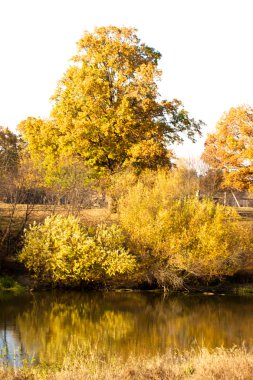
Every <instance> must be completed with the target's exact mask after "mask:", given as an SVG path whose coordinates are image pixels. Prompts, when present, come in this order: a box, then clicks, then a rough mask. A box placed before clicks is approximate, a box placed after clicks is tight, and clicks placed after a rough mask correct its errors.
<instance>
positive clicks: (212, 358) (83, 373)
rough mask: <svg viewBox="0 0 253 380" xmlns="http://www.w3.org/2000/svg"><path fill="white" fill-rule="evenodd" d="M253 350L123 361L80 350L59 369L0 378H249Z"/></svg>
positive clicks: (7, 371)
mask: <svg viewBox="0 0 253 380" xmlns="http://www.w3.org/2000/svg"><path fill="white" fill-rule="evenodd" d="M252 377H253V351H252V350H249V351H246V350H245V349H244V348H237V347H234V348H232V349H223V348H216V349H214V350H212V351H208V350H207V349H205V348H202V349H199V350H191V351H188V352H185V353H179V352H177V351H168V352H167V353H166V354H165V355H162V356H155V357H144V358H135V357H131V358H130V359H129V360H128V361H127V362H126V363H123V362H121V361H119V360H118V358H116V357H115V358H114V359H112V360H110V362H106V361H105V360H104V359H103V358H102V357H101V358H100V357H96V356H94V355H92V354H91V355H88V356H87V355H84V356H82V355H81V354H80V353H78V354H77V355H76V357H75V358H74V359H73V357H66V359H65V361H64V364H63V366H62V367H61V368H60V369H56V368H52V369H50V368H49V369H48V368H43V367H37V368H36V367H35V368H29V367H25V368H23V369H11V368H1V369H0V379H1V380H42V379H43V380H83V379H86V380H91V379H92V380H111V379H114V380H179V379H180V380H186V379H192V380H203V379H205V380H215V379H217V380H218V379H229V380H235V379H240V380H251V379H252Z"/></svg>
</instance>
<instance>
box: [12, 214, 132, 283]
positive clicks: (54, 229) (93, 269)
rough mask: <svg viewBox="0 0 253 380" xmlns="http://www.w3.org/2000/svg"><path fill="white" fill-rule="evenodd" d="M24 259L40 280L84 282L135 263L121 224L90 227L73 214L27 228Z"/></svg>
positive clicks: (111, 274) (109, 275) (128, 268)
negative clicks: (88, 228) (83, 224)
mask: <svg viewBox="0 0 253 380" xmlns="http://www.w3.org/2000/svg"><path fill="white" fill-rule="evenodd" d="M19 259H20V261H22V262H24V264H25V266H26V268H27V269H28V270H30V271H31V272H32V273H33V274H34V278H35V279H36V280H38V281H39V282H40V283H48V284H55V285H61V284H63V285H80V284H81V283H90V282H95V281H97V282H99V281H104V280H106V279H108V278H112V277H115V276H117V275H118V274H122V273H124V274H126V273H129V272H131V271H132V270H133V268H134V267H135V259H134V257H133V256H132V255H131V254H130V253H129V251H128V250H127V249H126V248H125V246H124V237H123V235H122V232H121V230H120V228H119V227H118V226H117V225H115V224H114V225H112V226H106V225H99V226H98V227H97V229H96V230H95V231H93V232H89V231H87V229H86V228H85V227H84V226H82V225H81V224H80V223H79V222H78V220H77V219H76V218H74V217H73V216H68V217H63V216H60V215H58V216H53V217H48V218H46V219H45V221H44V223H43V224H36V223H34V224H33V225H31V226H30V228H29V229H28V230H26V231H25V236H24V246H23V249H22V251H21V253H20V255H19Z"/></svg>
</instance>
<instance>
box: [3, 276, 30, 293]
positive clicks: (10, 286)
mask: <svg viewBox="0 0 253 380" xmlns="http://www.w3.org/2000/svg"><path fill="white" fill-rule="evenodd" d="M24 291H25V288H24V287H23V286H22V285H20V284H19V283H18V282H17V281H15V280H14V279H13V278H12V277H10V276H0V292H10V293H15V294H17V293H22V292H24Z"/></svg>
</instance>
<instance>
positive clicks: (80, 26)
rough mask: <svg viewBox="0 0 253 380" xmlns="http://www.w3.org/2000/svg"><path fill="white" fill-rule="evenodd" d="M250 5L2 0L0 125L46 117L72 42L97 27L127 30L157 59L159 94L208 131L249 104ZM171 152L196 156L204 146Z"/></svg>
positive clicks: (235, 1)
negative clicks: (133, 29) (132, 30)
mask: <svg viewBox="0 0 253 380" xmlns="http://www.w3.org/2000/svg"><path fill="white" fill-rule="evenodd" d="M252 16H253V0H91V1H87V0H0V42H1V43H0V48H1V57H0V105H1V106H0V125H3V126H8V127H10V128H11V129H12V130H15V127H16V125H17V124H18V123H19V122H20V121H21V120H23V119H25V118H27V117H28V116H35V117H39V116H40V117H47V116H49V112H50V107H51V105H50V101H49V98H50V96H51V95H52V94H53V93H54V90H55V87H56V82H57V80H59V79H60V78H61V76H62V74H63V72H64V71H65V70H66V68H67V67H68V65H69V64H70V62H69V59H70V58H71V57H72V56H73V55H74V53H75V51H76V44H75V43H76V42H77V41H78V40H79V38H80V37H81V35H82V33H83V31H84V30H88V31H92V30H93V29H94V27H95V26H108V25H116V26H122V25H124V26H132V27H136V28H137V29H138V36H139V37H140V38H141V39H142V40H143V42H145V43H146V44H148V45H149V46H152V47H154V48H156V49H157V50H159V51H160V53H162V59H161V63H160V67H161V69H162V70H163V77H162V82H161V84H160V93H161V95H162V97H163V98H167V99H172V98H178V99H181V100H182V101H183V103H184V105H185V108H186V109H187V110H188V111H189V113H190V115H191V116H192V117H194V118H197V119H202V120H203V121H204V122H205V123H206V124H207V126H206V127H205V129H204V130H203V134H204V138H205V135H206V133H207V132H210V131H212V130H213V129H214V127H215V124H216V122H217V121H218V119H219V118H220V117H221V115H222V113H223V112H224V111H227V110H229V108H230V107H232V106H238V105H240V104H243V103H247V104H250V105H252V106H253V53H252V51H253V49H252V37H253V22H252ZM204 138H203V139H202V140H200V141H199V142H198V144H196V145H195V146H193V145H191V144H189V143H186V144H185V145H184V147H183V149H176V152H177V153H178V154H179V155H184V156H193V155H198V154H200V153H201V149H202V146H203V140H204Z"/></svg>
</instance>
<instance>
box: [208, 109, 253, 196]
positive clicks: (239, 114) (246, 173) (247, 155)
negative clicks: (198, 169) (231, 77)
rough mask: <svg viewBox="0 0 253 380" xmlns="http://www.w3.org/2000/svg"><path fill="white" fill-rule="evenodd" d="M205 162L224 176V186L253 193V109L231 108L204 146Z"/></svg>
mask: <svg viewBox="0 0 253 380" xmlns="http://www.w3.org/2000/svg"><path fill="white" fill-rule="evenodd" d="M202 159H203V160H204V161H205V162H207V163H208V164H209V165H210V166H211V167H212V168H214V169H221V170H222V171H223V174H224V183H223V185H224V186H228V187H232V188H235V189H238V190H249V191H251V192H252V191H253V108H252V107H250V106H248V105H242V106H239V107H236V108H231V109H230V110H229V111H228V112H226V113H224V115H223V116H222V117H221V119H220V120H219V122H218V124H217V126H216V131H215V132H214V133H212V134H210V135H209V136H208V138H207V140H206V142H205V150H204V153H203V155H202Z"/></svg>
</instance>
